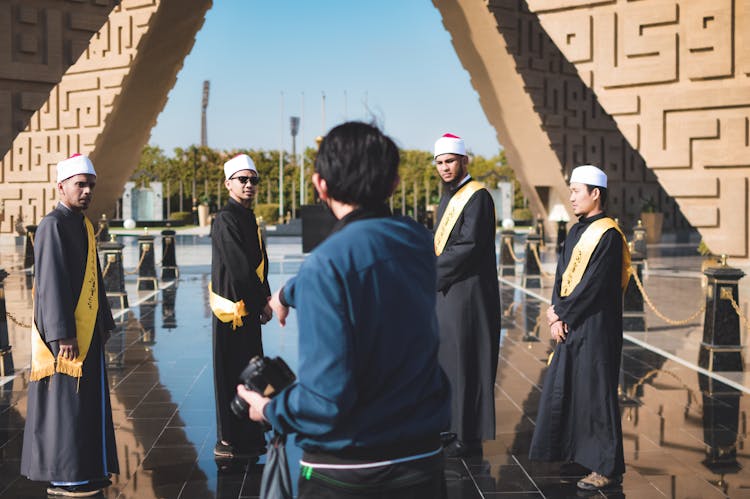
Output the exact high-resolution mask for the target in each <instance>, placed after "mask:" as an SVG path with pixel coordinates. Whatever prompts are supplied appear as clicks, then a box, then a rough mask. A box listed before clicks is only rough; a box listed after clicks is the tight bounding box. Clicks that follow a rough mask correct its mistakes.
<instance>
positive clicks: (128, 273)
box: [123, 248, 151, 275]
mask: <svg viewBox="0 0 750 499" xmlns="http://www.w3.org/2000/svg"><path fill="white" fill-rule="evenodd" d="M149 251H151V250H150V249H145V248H144V249H143V251H141V259H140V260H139V261H138V265H136V266H135V270H133V271H131V272H127V271H123V272H124V273H125V275H133V274H137V273H138V271H139V270H140V269H141V265H143V260H145V259H146V253H148V252H149Z"/></svg>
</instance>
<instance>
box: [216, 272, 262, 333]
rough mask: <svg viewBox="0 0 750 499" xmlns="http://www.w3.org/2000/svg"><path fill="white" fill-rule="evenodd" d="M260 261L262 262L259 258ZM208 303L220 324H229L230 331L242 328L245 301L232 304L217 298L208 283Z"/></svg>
mask: <svg viewBox="0 0 750 499" xmlns="http://www.w3.org/2000/svg"><path fill="white" fill-rule="evenodd" d="M261 260H263V259H262V258H261ZM208 296H209V298H208V302H209V303H210V305H211V310H212V311H213V313H214V315H215V316H216V318H217V319H219V320H220V321H221V322H231V323H232V331H234V330H235V329H237V328H238V327H242V318H243V317H245V316H246V315H248V313H247V309H246V308H245V301H244V300H240V301H238V302H233V301H231V300H228V299H226V298H224V297H223V296H219V295H217V294H216V293H214V292H213V289H211V283H210V282H209V283H208Z"/></svg>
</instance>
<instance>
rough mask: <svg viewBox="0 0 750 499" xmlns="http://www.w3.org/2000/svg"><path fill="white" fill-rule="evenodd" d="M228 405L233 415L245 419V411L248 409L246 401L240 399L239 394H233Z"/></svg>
mask: <svg viewBox="0 0 750 499" xmlns="http://www.w3.org/2000/svg"><path fill="white" fill-rule="evenodd" d="M229 407H230V408H231V409H232V412H233V413H234V415H235V416H237V417H238V418H240V419H246V418H247V414H248V412H247V411H248V410H250V406H249V405H248V403H247V402H245V401H244V400H243V399H241V398H240V396H239V395H235V396H234V398H233V399H232V402H230V403H229Z"/></svg>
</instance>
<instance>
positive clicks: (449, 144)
mask: <svg viewBox="0 0 750 499" xmlns="http://www.w3.org/2000/svg"><path fill="white" fill-rule="evenodd" d="M441 154H460V155H461V156H466V145H465V144H464V139H462V138H461V137H459V136H458V135H453V134H452V133H446V134H445V135H443V136H442V137H440V138H439V139H437V140H436V141H435V156H434V157H435V158H437V157H438V156H440V155H441Z"/></svg>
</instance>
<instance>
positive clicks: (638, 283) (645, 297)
mask: <svg viewBox="0 0 750 499" xmlns="http://www.w3.org/2000/svg"><path fill="white" fill-rule="evenodd" d="M628 273H629V274H630V275H632V276H633V280H634V281H635V285H636V286H637V287H638V291H640V292H641V295H642V296H643V301H645V302H646V304H647V305H648V306H649V308H650V309H651V310H652V311H653V312H654V314H656V316H657V317H659V318H660V319H661V320H663V321H664V322H666V323H667V324H671V325H672V326H684V325H686V324H689V323H690V322H692V321H694V320H695V319H696V318H697V317H698V316H700V315H701V314H702V313H703V312H705V311H706V303H705V301H704V302H703V304H702V305H701V308H700V310H698V311H697V312H695V313H694V314H693V315H691V316H690V317H688V318H687V319H683V320H675V319H670V318H669V317H667V316H666V315H664V314H662V313H661V312H659V310H657V309H656V307H655V306H654V304H653V303H652V302H651V299H650V298H649V297H648V295H647V294H646V290H645V289H643V283H642V282H641V280H640V279H639V278H638V272H636V270H635V269H634V268H633V267H629V268H628Z"/></svg>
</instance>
